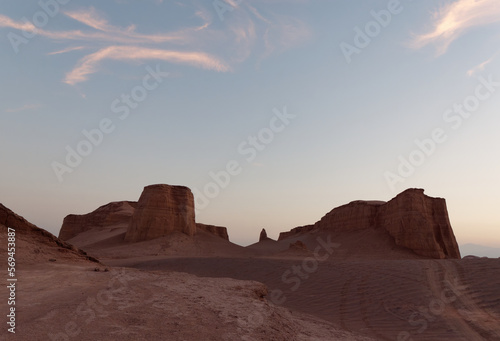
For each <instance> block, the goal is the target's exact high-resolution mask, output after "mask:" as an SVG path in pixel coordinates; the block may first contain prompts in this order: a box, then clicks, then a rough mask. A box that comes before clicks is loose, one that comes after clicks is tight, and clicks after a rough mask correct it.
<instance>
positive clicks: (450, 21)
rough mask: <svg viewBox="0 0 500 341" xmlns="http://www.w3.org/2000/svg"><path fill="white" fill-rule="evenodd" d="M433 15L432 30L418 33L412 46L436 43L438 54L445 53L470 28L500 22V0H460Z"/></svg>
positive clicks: (417, 46)
mask: <svg viewBox="0 0 500 341" xmlns="http://www.w3.org/2000/svg"><path fill="white" fill-rule="evenodd" d="M433 17H434V23H433V27H434V28H433V29H432V31H430V32H429V33H425V34H421V35H417V36H416V37H415V38H414V40H413V41H412V42H411V46H412V47H414V48H422V47H424V46H426V45H428V44H430V43H435V44H436V45H437V52H438V54H443V53H445V52H446V50H447V49H448V47H449V45H450V44H451V43H452V42H453V41H454V40H456V39H457V38H459V37H460V36H461V35H462V34H464V33H465V32H466V31H467V30H468V29H471V28H473V27H476V26H483V25H489V24H492V23H497V22H500V6H499V3H498V0H458V1H455V2H452V3H450V4H448V5H446V6H444V7H443V8H441V9H440V10H438V11H437V12H435V13H434V16H433Z"/></svg>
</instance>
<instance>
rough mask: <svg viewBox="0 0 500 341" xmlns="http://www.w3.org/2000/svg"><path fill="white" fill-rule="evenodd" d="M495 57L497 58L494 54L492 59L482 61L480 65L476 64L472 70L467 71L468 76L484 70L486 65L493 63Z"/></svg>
mask: <svg viewBox="0 0 500 341" xmlns="http://www.w3.org/2000/svg"><path fill="white" fill-rule="evenodd" d="M493 59H495V56H493V57H491V58H490V59H488V60H486V61H484V62H482V63H481V64H479V65H476V66H474V67H473V68H471V69H470V70H468V71H467V76H469V77H472V76H474V75H475V74H476V73H478V72H481V71H483V70H484V68H485V67H486V65H488V64H489V63H491V62H492V61H493Z"/></svg>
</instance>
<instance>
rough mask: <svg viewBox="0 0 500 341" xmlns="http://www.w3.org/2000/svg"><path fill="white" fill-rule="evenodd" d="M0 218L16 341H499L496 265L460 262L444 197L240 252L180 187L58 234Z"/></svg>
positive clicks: (365, 204) (368, 212)
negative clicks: (201, 219) (12, 245)
mask: <svg viewBox="0 0 500 341" xmlns="http://www.w3.org/2000/svg"><path fill="white" fill-rule="evenodd" d="M0 208H1V211H0V224H1V225H0V226H1V228H2V240H1V241H0V242H1V245H2V248H1V253H2V256H4V255H5V256H6V255H7V249H6V247H5V246H6V245H7V238H6V237H5V236H7V228H8V227H10V228H11V229H14V230H15V231H16V233H15V235H16V250H17V251H16V257H15V258H16V266H17V267H16V276H17V277H16V278H17V282H16V284H15V285H16V302H15V316H16V318H15V334H16V335H15V337H16V339H20V340H72V339H75V340H117V339H120V340H123V339H124V340H200V339H203V340H500V327H499V325H500V324H499V321H500V292H499V290H498V288H499V287H500V259H493V258H479V257H465V258H461V256H460V251H459V249H458V246H457V243H456V240H455V237H454V234H453V230H452V227H451V225H450V223H449V218H448V213H447V207H446V202H445V200H444V199H441V198H432V197H428V196H426V195H425V194H424V190H422V189H408V190H406V191H404V192H402V193H400V194H399V195H397V196H396V197H395V198H393V199H391V200H389V201H388V202H382V201H354V202H351V203H349V204H346V205H343V206H340V207H337V208H335V209H333V210H332V211H330V212H328V213H327V214H326V215H325V216H324V217H322V218H321V219H320V220H318V222H316V223H315V224H312V225H308V226H300V227H297V228H292V229H290V230H289V231H284V232H282V233H281V234H280V236H279V239H278V240H273V239H271V238H269V237H268V236H267V233H266V230H265V229H261V230H260V234H259V229H256V230H255V234H256V242H255V243H254V244H252V245H249V246H247V247H242V246H239V245H236V244H234V243H231V241H230V235H231V231H230V229H227V228H225V227H221V226H213V225H205V224H201V223H196V222H195V215H194V203H193V200H192V193H191V190H190V189H189V188H187V187H184V186H170V185H165V184H159V185H150V186H146V187H145V188H144V190H143V192H142V194H141V197H140V198H139V200H138V201H137V202H134V201H123V202H112V203H109V204H106V205H103V206H101V207H99V208H97V209H96V210H95V211H93V212H90V213H88V214H85V215H68V216H67V217H66V218H65V219H64V222H63V224H62V227H61V230H60V233H59V238H57V237H55V236H53V235H52V234H50V233H49V232H47V231H45V230H43V229H40V228H38V227H36V226H35V225H33V224H31V223H30V222H28V221H26V220H25V219H24V218H22V217H21V216H19V215H17V214H16V213H14V212H12V211H11V210H9V209H8V208H6V207H5V206H1V207H0ZM153 232H154V234H153V235H151V233H153ZM129 236H133V238H131V237H129ZM2 309H3V310H4V311H5V310H7V309H8V307H7V304H5V301H4V302H2Z"/></svg>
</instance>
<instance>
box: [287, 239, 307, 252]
mask: <svg viewBox="0 0 500 341" xmlns="http://www.w3.org/2000/svg"><path fill="white" fill-rule="evenodd" d="M288 248H289V249H290V250H301V251H308V249H307V246H306V244H304V243H303V242H302V241H300V240H297V241H296V242H295V243H290V246H289V247H288Z"/></svg>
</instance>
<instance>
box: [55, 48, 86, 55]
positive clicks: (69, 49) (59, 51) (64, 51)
mask: <svg viewBox="0 0 500 341" xmlns="http://www.w3.org/2000/svg"><path fill="white" fill-rule="evenodd" d="M84 48H85V47H84V46H73V47H68V48H65V49H62V50H58V51H54V52H50V53H47V55H48V56H53V55H55V54H63V53H68V52H72V51H77V50H81V49H84Z"/></svg>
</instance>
